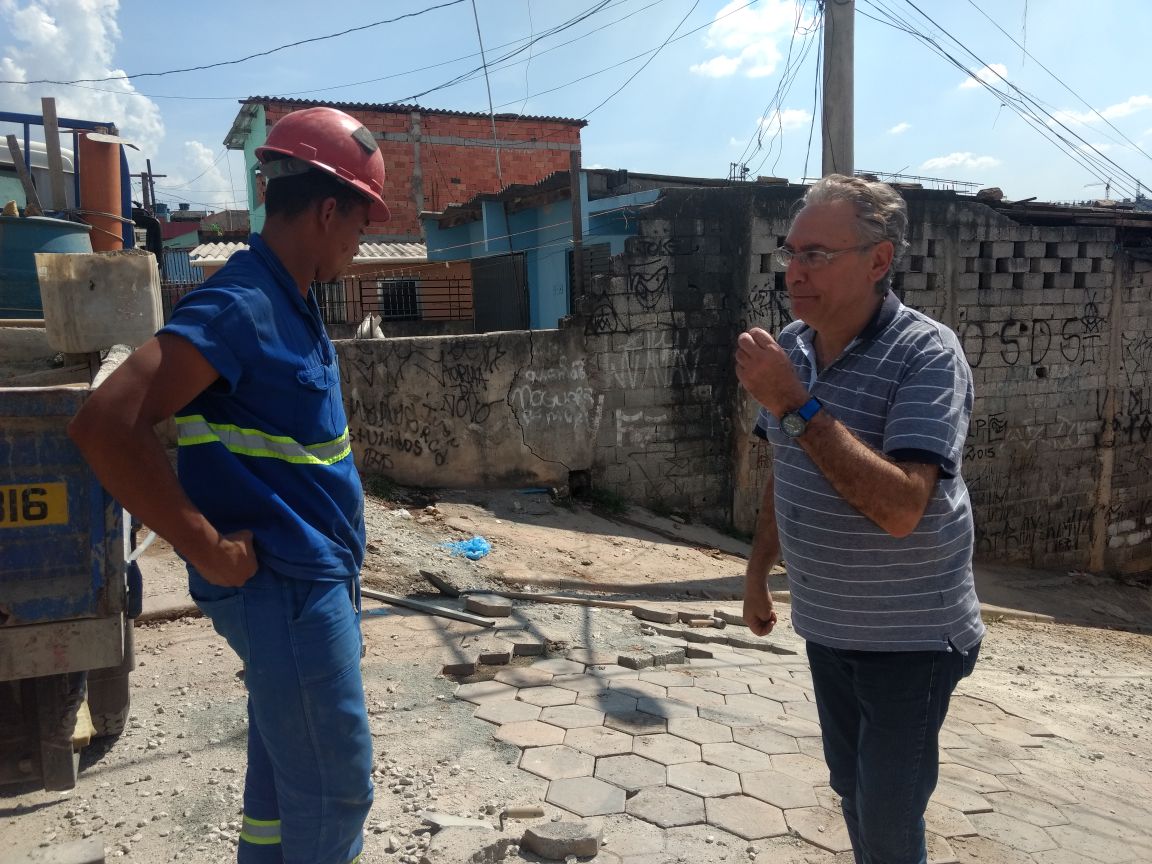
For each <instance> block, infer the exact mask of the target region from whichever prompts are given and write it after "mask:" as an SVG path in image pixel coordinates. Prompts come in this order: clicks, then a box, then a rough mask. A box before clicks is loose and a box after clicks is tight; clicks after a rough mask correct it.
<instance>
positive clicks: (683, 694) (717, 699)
mask: <svg viewBox="0 0 1152 864" xmlns="http://www.w3.org/2000/svg"><path fill="white" fill-rule="evenodd" d="M668 698H669V699H675V700H676V701H677V702H683V703H685V704H687V705H723V704H724V694H722V693H713V692H712V691H711V690H704V689H702V688H700V687H692V686H688V687H669V688H668Z"/></svg>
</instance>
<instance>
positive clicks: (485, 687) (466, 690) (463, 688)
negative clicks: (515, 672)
mask: <svg viewBox="0 0 1152 864" xmlns="http://www.w3.org/2000/svg"><path fill="white" fill-rule="evenodd" d="M456 698H457V699H463V700H464V701H465V702H471V703H473V704H475V705H481V704H483V703H485V702H498V701H500V700H501V699H515V698H516V688H515V687H510V686H509V685H507V684H501V683H500V682H499V681H476V682H474V683H472V684H461V685H460V686H459V687H457V688H456Z"/></svg>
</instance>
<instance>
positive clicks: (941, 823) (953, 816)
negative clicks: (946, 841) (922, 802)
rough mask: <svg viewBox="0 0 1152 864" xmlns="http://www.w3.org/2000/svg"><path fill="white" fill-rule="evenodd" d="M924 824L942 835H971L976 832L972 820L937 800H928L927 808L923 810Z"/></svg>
mask: <svg viewBox="0 0 1152 864" xmlns="http://www.w3.org/2000/svg"><path fill="white" fill-rule="evenodd" d="M924 824H925V826H926V827H927V829H928V830H929V831H930V832H932V833H933V834H939V835H940V836H942V837H972V836H974V835H975V834H976V827H975V826H974V825H973V824H972V820H970V819H969V818H968V817H967V816H965V815H964V814H963V813H961V812H960V811H959V810H953V809H952V808H951V807H945V806H944V805H943V804H941V803H940V802H939V801H929V802H928V808H927V809H926V810H925V811H924Z"/></svg>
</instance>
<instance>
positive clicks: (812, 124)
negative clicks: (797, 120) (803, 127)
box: [803, 39, 824, 177]
mask: <svg viewBox="0 0 1152 864" xmlns="http://www.w3.org/2000/svg"><path fill="white" fill-rule="evenodd" d="M823 59H824V40H823V39H821V40H820V44H819V45H817V46H816V74H815V75H814V76H812V119H811V120H810V121H809V122H808V146H807V148H806V149H805V150H804V175H803V176H804V177H807V176H808V159H809V158H810V157H811V156H812V132H813V131H814V130H815V129H816V100H817V98H818V97H819V95H820V76H821V70H823V68H824V64H823V62H822V61H823Z"/></svg>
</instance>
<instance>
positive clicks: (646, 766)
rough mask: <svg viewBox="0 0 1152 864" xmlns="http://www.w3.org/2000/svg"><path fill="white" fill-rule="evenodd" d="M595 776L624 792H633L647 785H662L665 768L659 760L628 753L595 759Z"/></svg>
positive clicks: (664, 778)
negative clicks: (654, 760)
mask: <svg viewBox="0 0 1152 864" xmlns="http://www.w3.org/2000/svg"><path fill="white" fill-rule="evenodd" d="M595 776H596V777H598V778H600V779H601V780H604V781H606V782H608V783H612V784H613V785H616V786H619V787H620V788H621V789H623V790H624V791H625V792H629V793H635V792H639V791H640V790H641V789H644V788H646V787H648V786H663V785H664V783H665V781H666V779H667V769H665V767H664V766H663V765H661V764H660V763H659V762H653V761H652V760H651V759H644V758H643V757H641V756H636V755H634V754H631V753H629V754H626V755H622V756H606V757H604V758H601V759H597V760H596V775H595Z"/></svg>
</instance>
